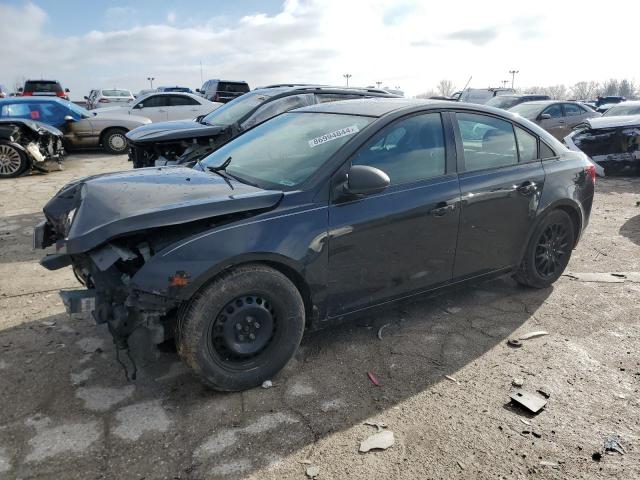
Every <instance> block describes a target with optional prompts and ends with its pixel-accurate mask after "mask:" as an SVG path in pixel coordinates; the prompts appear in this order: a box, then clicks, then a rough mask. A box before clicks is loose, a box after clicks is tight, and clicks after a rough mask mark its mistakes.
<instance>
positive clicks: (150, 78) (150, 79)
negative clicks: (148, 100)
mask: <svg viewBox="0 0 640 480" xmlns="http://www.w3.org/2000/svg"><path fill="white" fill-rule="evenodd" d="M155 79H156V77H147V80H149V83H150V84H151V90H153V81H154V80H155Z"/></svg>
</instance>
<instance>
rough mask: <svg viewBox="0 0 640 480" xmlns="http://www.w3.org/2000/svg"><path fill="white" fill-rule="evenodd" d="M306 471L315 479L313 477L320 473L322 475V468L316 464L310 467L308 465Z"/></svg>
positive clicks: (308, 475)
mask: <svg viewBox="0 0 640 480" xmlns="http://www.w3.org/2000/svg"><path fill="white" fill-rule="evenodd" d="M306 473H307V477H309V478H312V479H313V478H316V477H317V476H318V475H320V469H319V468H318V467H316V466H315V465H311V466H310V467H307V471H306Z"/></svg>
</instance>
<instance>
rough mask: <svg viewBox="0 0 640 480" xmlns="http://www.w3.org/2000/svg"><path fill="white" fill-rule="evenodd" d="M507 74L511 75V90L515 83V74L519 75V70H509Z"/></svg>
mask: <svg viewBox="0 0 640 480" xmlns="http://www.w3.org/2000/svg"><path fill="white" fill-rule="evenodd" d="M509 73H510V74H511V88H513V85H514V84H515V81H516V73H520V70H509Z"/></svg>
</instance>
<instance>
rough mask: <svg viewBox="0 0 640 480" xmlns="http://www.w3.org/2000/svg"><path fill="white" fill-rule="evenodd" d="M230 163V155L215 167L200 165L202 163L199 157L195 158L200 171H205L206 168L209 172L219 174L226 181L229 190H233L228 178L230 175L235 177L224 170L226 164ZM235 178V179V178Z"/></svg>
mask: <svg viewBox="0 0 640 480" xmlns="http://www.w3.org/2000/svg"><path fill="white" fill-rule="evenodd" d="M230 163H231V157H229V158H227V159H226V160H225V161H224V162H223V163H222V165H218V166H217V167H205V166H204V165H202V163H200V159H198V160H196V165H198V166H199V167H200V168H201V169H202V171H203V172H205V171H207V170H208V171H210V172H213V173H217V174H218V175H220V176H221V177H222V178H223V179H224V181H225V182H226V183H227V185H229V188H230V189H231V190H235V189H234V188H233V185H232V184H231V182H230V181H229V178H230V177H231V178H235V177H233V176H232V175H230V174H228V173H227V172H226V171H225V168H227V166H228V165H229V164H230ZM236 180H237V179H236Z"/></svg>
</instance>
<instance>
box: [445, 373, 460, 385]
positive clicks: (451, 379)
mask: <svg viewBox="0 0 640 480" xmlns="http://www.w3.org/2000/svg"><path fill="white" fill-rule="evenodd" d="M444 378H446V379H447V380H450V381H452V382H453V383H455V384H456V385H460V382H459V381H458V380H456V379H455V378H453V377H452V376H451V375H445V376H444Z"/></svg>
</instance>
